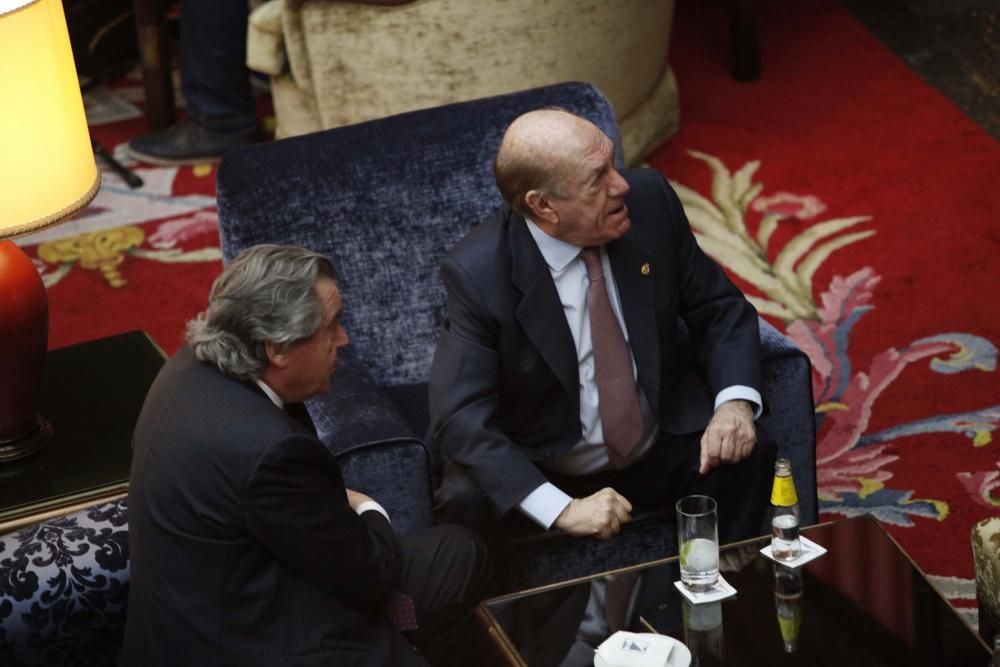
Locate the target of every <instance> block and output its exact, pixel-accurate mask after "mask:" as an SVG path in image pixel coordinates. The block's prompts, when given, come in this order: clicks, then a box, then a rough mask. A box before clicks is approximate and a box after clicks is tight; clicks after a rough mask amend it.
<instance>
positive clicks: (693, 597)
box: [674, 574, 736, 604]
mask: <svg viewBox="0 0 1000 667" xmlns="http://www.w3.org/2000/svg"><path fill="white" fill-rule="evenodd" d="M674 586H676V587H677V590H679V591H680V592H681V595H683V596H684V597H686V598H687V599H688V600H689V601H691V603H692V604H704V603H705V602H715V601H716V600H725V599H726V598H731V597H733V596H734V595H736V589H735V588H733V587H732V586H731V585H730V583H729V582H728V581H726V580H725V579H723V578H722V575H721V574H720V575H719V580H718V581H717V582H716V583H715V586H713V587H712V588H710V589H708V590H707V591H705V592H704V593H695V592H693V591H689V590H688V587H687V586H685V585H684V582H682V581H675V582H674Z"/></svg>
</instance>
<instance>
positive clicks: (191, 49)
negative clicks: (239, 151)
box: [180, 0, 257, 131]
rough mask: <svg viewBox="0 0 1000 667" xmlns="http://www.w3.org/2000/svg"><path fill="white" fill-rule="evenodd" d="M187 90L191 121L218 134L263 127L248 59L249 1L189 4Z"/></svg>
mask: <svg viewBox="0 0 1000 667" xmlns="http://www.w3.org/2000/svg"><path fill="white" fill-rule="evenodd" d="M180 33H181V34H180V38H181V39H180V42H181V43H180V58H181V63H180V70H181V88H182V90H183V91H184V98H185V100H186V101H187V112H188V116H190V117H192V118H194V119H195V120H196V121H198V123H199V124H200V125H202V126H203V127H206V128H208V129H210V130H216V131H237V130H245V129H249V128H251V127H253V126H254V125H255V124H256V123H257V115H256V111H255V109H254V100H253V93H252V92H251V90H250V78H249V77H250V71H249V70H248V69H247V66H246V58H247V0H184V1H183V2H181V19H180Z"/></svg>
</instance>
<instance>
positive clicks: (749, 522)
mask: <svg viewBox="0 0 1000 667" xmlns="http://www.w3.org/2000/svg"><path fill="white" fill-rule="evenodd" d="M700 443H701V433H691V434H686V435H671V434H668V433H663V434H661V436H660V439H659V440H658V441H657V442H656V444H655V445H654V446H653V448H652V449H651V450H650V451H649V453H648V454H647V455H646V457H645V458H644V459H643V460H642V461H639V462H637V463H636V464H634V465H632V466H630V467H628V468H626V469H624V470H609V471H605V472H599V473H594V474H591V475H580V476H569V475H559V474H556V473H551V472H545V471H544V470H543V472H545V475H546V477H548V479H549V480H550V481H551V482H552V483H553V484H555V485H556V486H557V487H559V488H560V489H562V490H563V491H565V492H566V493H568V494H569V495H570V496H573V497H574V498H584V497H586V496H589V495H591V494H593V493H596V492H597V491H599V490H600V489H602V488H604V487H606V486H609V487H611V488H613V489H615V490H616V491H618V493H620V494H622V495H623V496H625V497H626V498H627V499H628V500H629V502H631V503H632V506H633V512H632V514H633V515H635V514H637V513H639V512H643V511H647V510H663V509H667V510H669V511H673V506H674V504H675V503H676V502H677V500H678V499H679V498H682V497H684V496H686V495H690V494H702V495H707V496H711V497H713V498H715V500H716V502H717V503H718V513H719V540H720V541H721V542H722V543H728V542H735V541H738V540H742V539H747V538H750V537H756V536H758V535H761V534H762V532H763V530H764V525H765V520H766V515H767V510H768V507H769V497H770V495H769V494H770V490H771V483H772V481H773V479H774V459H775V456H776V452H777V447H776V446H775V444H774V441H773V440H771V439H770V437H768V435H767V433H766V432H765V431H764V430H763V429H762V428H760V426H758V427H757V445H756V446H755V447H754V449H753V452H752V454H751V455H750V456H749V457H747V458H746V459H744V460H743V461H740V462H739V463H735V464H723V465H721V466H719V467H718V468H715V469H713V470H711V471H710V472H708V473H707V474H705V475H699V474H698V465H699V458H700V454H701V444H700ZM434 511H435V518H436V519H437V520H439V521H449V522H452V523H462V524H464V525H467V526H469V527H470V528H472V529H473V530H476V531H477V532H479V533H480V534H481V535H483V536H484V537H485V538H486V539H487V541H488V542H491V543H492V542H495V541H496V540H497V539H501V540H502V539H510V538H511V537H516V536H519V535H523V534H525V533H530V532H538V531H539V530H540V529H539V528H538V527H537V526H535V525H534V524H533V523H531V522H530V521H529V520H528V519H527V518H526V517H524V515H522V514H521V513H520V512H519V511H518V510H516V509H515V510H512V511H511V512H509V513H508V514H507V515H506V516H504V517H502V519H500V520H499V521H498V519H497V517H496V514H495V513H494V512H493V511H492V508H491V507H490V505H489V503H488V501H487V500H486V498H485V496H484V495H483V494H482V492H481V491H480V490H479V488H478V487H476V485H475V483H474V482H473V481H472V479H471V478H470V477H468V475H466V474H465V472H464V471H463V470H462V469H461V468H459V467H458V466H456V465H454V464H451V463H449V464H448V465H447V466H446V467H445V474H444V478H443V480H442V482H441V486H440V487H439V488H438V491H437V493H436V494H435V508H434ZM532 526H534V527H533V528H532Z"/></svg>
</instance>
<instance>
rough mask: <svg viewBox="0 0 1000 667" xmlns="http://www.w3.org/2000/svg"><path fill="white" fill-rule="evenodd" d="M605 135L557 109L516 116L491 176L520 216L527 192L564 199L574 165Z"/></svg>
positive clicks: (503, 142)
mask: <svg viewBox="0 0 1000 667" xmlns="http://www.w3.org/2000/svg"><path fill="white" fill-rule="evenodd" d="M600 141H606V137H605V136H604V133H603V132H601V131H600V130H599V129H598V128H597V126H595V125H594V124H593V123H591V122H590V121H588V120H585V119H583V118H581V117H579V116H576V115H574V114H571V113H569V112H567V111H562V110H559V109H540V110H538V111H529V112H528V113H526V114H524V115H522V116H519V117H518V118H516V119H515V120H514V122H513V123H511V124H510V127H508V128H507V131H506V132H505V133H504V136H503V140H502V141H501V142H500V149H499V150H498V151H497V156H496V159H495V160H494V162H493V173H494V175H495V176H496V181H497V187H499V188H500V192H501V193H502V194H503V197H504V199H505V200H506V201H507V204H508V205H509V206H510V207H511V208H512V209H514V210H515V211H517V212H518V213H521V214H522V215H527V214H528V213H529V211H528V210H527V206H526V204H525V201H524V197H525V194H526V193H527V192H528V191H529V190H540V191H544V192H546V193H549V194H551V195H553V196H557V197H559V196H565V194H566V193H565V189H566V188H567V187H569V185H570V184H568V183H566V182H565V181H566V177H567V174H569V173H571V167H572V165H573V162H574V161H575V160H576V159H577V158H578V157H579V156H580V155H581V154H582V153H583V152H585V151H586V150H587V149H588V147H592V145H593V144H594V143H595V142H600Z"/></svg>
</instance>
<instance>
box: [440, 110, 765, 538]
mask: <svg viewBox="0 0 1000 667" xmlns="http://www.w3.org/2000/svg"><path fill="white" fill-rule="evenodd" d="M613 153H614V148H613V144H612V142H611V140H610V139H608V137H607V136H605V135H604V134H603V133H602V132H601V131H600V130H599V129H598V128H597V127H595V126H594V125H593V124H591V123H590V122H588V121H586V120H584V119H582V118H579V117H577V116H574V115H572V114H569V113H566V112H564V111H560V110H554V109H548V110H539V111H535V112H531V113H528V114H525V115H523V116H521V117H520V118H518V119H516V120H515V121H514V122H513V123H512V124H511V126H510V127H509V128H508V130H507V132H506V133H505V135H504V138H503V141H502V143H501V146H500V149H499V151H498V154H497V157H496V161H495V165H494V168H495V173H496V178H497V185H498V186H499V188H500V190H501V192H502V193H503V195H504V198H505V200H506V201H507V206H505V207H503V208H501V209H500V210H499V211H497V212H496V213H495V214H493V215H492V216H491V217H490V218H488V219H487V220H486V221H484V222H483V223H482V224H480V225H479V226H478V227H476V228H475V229H473V230H472V231H471V232H470V233H469V234H468V235H467V236H466V237H465V238H464V239H463V240H462V241H461V242H460V243H459V244H458V245H457V246H456V247H455V248H454V249H452V250H451V252H450V253H449V254H448V256H447V258H446V259H445V260H444V262H443V263H442V266H441V277H442V280H443V281H444V285H445V288H446V289H447V292H448V318H447V321H446V322H445V325H444V327H443V330H442V333H441V337H440V340H439V342H438V347H437V351H436V353H435V357H434V363H433V367H432V371H431V379H430V410H431V427H432V436H433V441H434V443H435V444H436V445H437V446H438V447H439V449H440V451H442V452H443V453H444V455H445V457H446V459H447V465H446V468H445V475H444V479H443V482H442V484H441V487H440V488H439V490H438V493H437V498H436V501H437V505H436V508H435V510H436V513H437V515H438V517H439V518H443V519H446V520H449V521H461V522H463V523H466V524H468V525H472V526H475V527H477V528H479V529H480V530H481V531H483V532H485V533H487V534H491V530H492V528H495V527H496V524H495V518H496V516H497V515H500V516H503V517H505V520H504V522H503V524H502V526H503V527H506V528H512V527H513V525H514V524H517V523H518V521H517V520H516V519H514V520H512V521H510V522H508V521H507V520H506V518H507V517H515V518H516V517H517V516H518V515H520V514H523V515H526V516H527V517H529V518H530V519H531V520H533V521H534V522H535V523H536V524H537V525H539V526H541V527H542V528H545V529H548V528H552V527H555V528H559V529H561V530H563V531H565V532H567V533H569V534H572V535H591V536H597V537H602V538H607V537H611V536H612V535H615V534H616V533H618V532H619V531H620V530H621V526H622V524H624V523H626V522H628V521H629V520H630V519H631V516H632V512H633V508H657V507H665V506H669V503H671V502H673V500H674V499H676V498H678V497H680V496H683V495H686V494H688V493H698V492H700V493H706V494H708V495H712V496H714V497H715V498H716V499H717V500H718V501H719V522H720V524H719V529H720V537H721V538H722V539H723V540H734V539H737V538H742V537H748V536H751V535H756V534H758V533H759V531H760V527H761V525H762V521H763V518H764V513H765V511H766V507H767V492H768V489H769V487H770V481H771V476H772V472H771V468H772V466H773V461H774V456H775V447H774V445H773V444H772V443H771V442H770V441H768V440H767V439H766V438H763V437H761V438H758V433H757V430H756V429H755V422H754V420H755V418H756V417H757V416H759V415H760V413H761V412H762V410H763V400H762V398H761V394H760V361H759V350H758V347H759V341H758V335H759V334H758V328H757V313H756V312H755V310H754V308H753V307H752V306H751V305H750V304H749V303H748V302H747V301H746V299H745V298H744V297H743V295H742V294H741V293H740V291H739V290H738V289H737V288H736V287H735V286H734V285H733V284H732V283H731V282H730V281H729V279H728V278H727V277H726V275H725V274H724V273H723V272H722V271H721V270H720V269H719V267H718V266H716V265H715V264H714V263H713V262H712V261H711V260H710V259H709V258H708V257H707V256H706V255H705V254H704V253H703V252H702V251H701V250H700V249H699V247H698V245H697V243H696V242H695V239H694V236H693V235H692V233H691V230H690V228H689V226H688V222H687V219H686V217H685V215H684V211H683V209H682V208H681V205H680V202H679V201H678V199H677V196H676V194H675V193H674V192H673V190H672V189H671V188H670V186H669V185H668V184H667V182H666V181H665V179H664V178H663V177H662V176H661V175H660V174H659V173H657V172H654V171H651V170H629V171H624V172H619V171H618V170H617V169H616V168H615V166H614V154H613ZM678 317H679V318H680V319H681V320H683V321H684V323H685V324H686V325H687V329H688V331H689V332H690V344H688V343H686V342H684V343H682V342H681V340H680V339H679V338H678V324H677V322H678ZM490 510H492V511H490ZM512 510H517V511H512ZM521 523H523V522H521Z"/></svg>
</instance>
